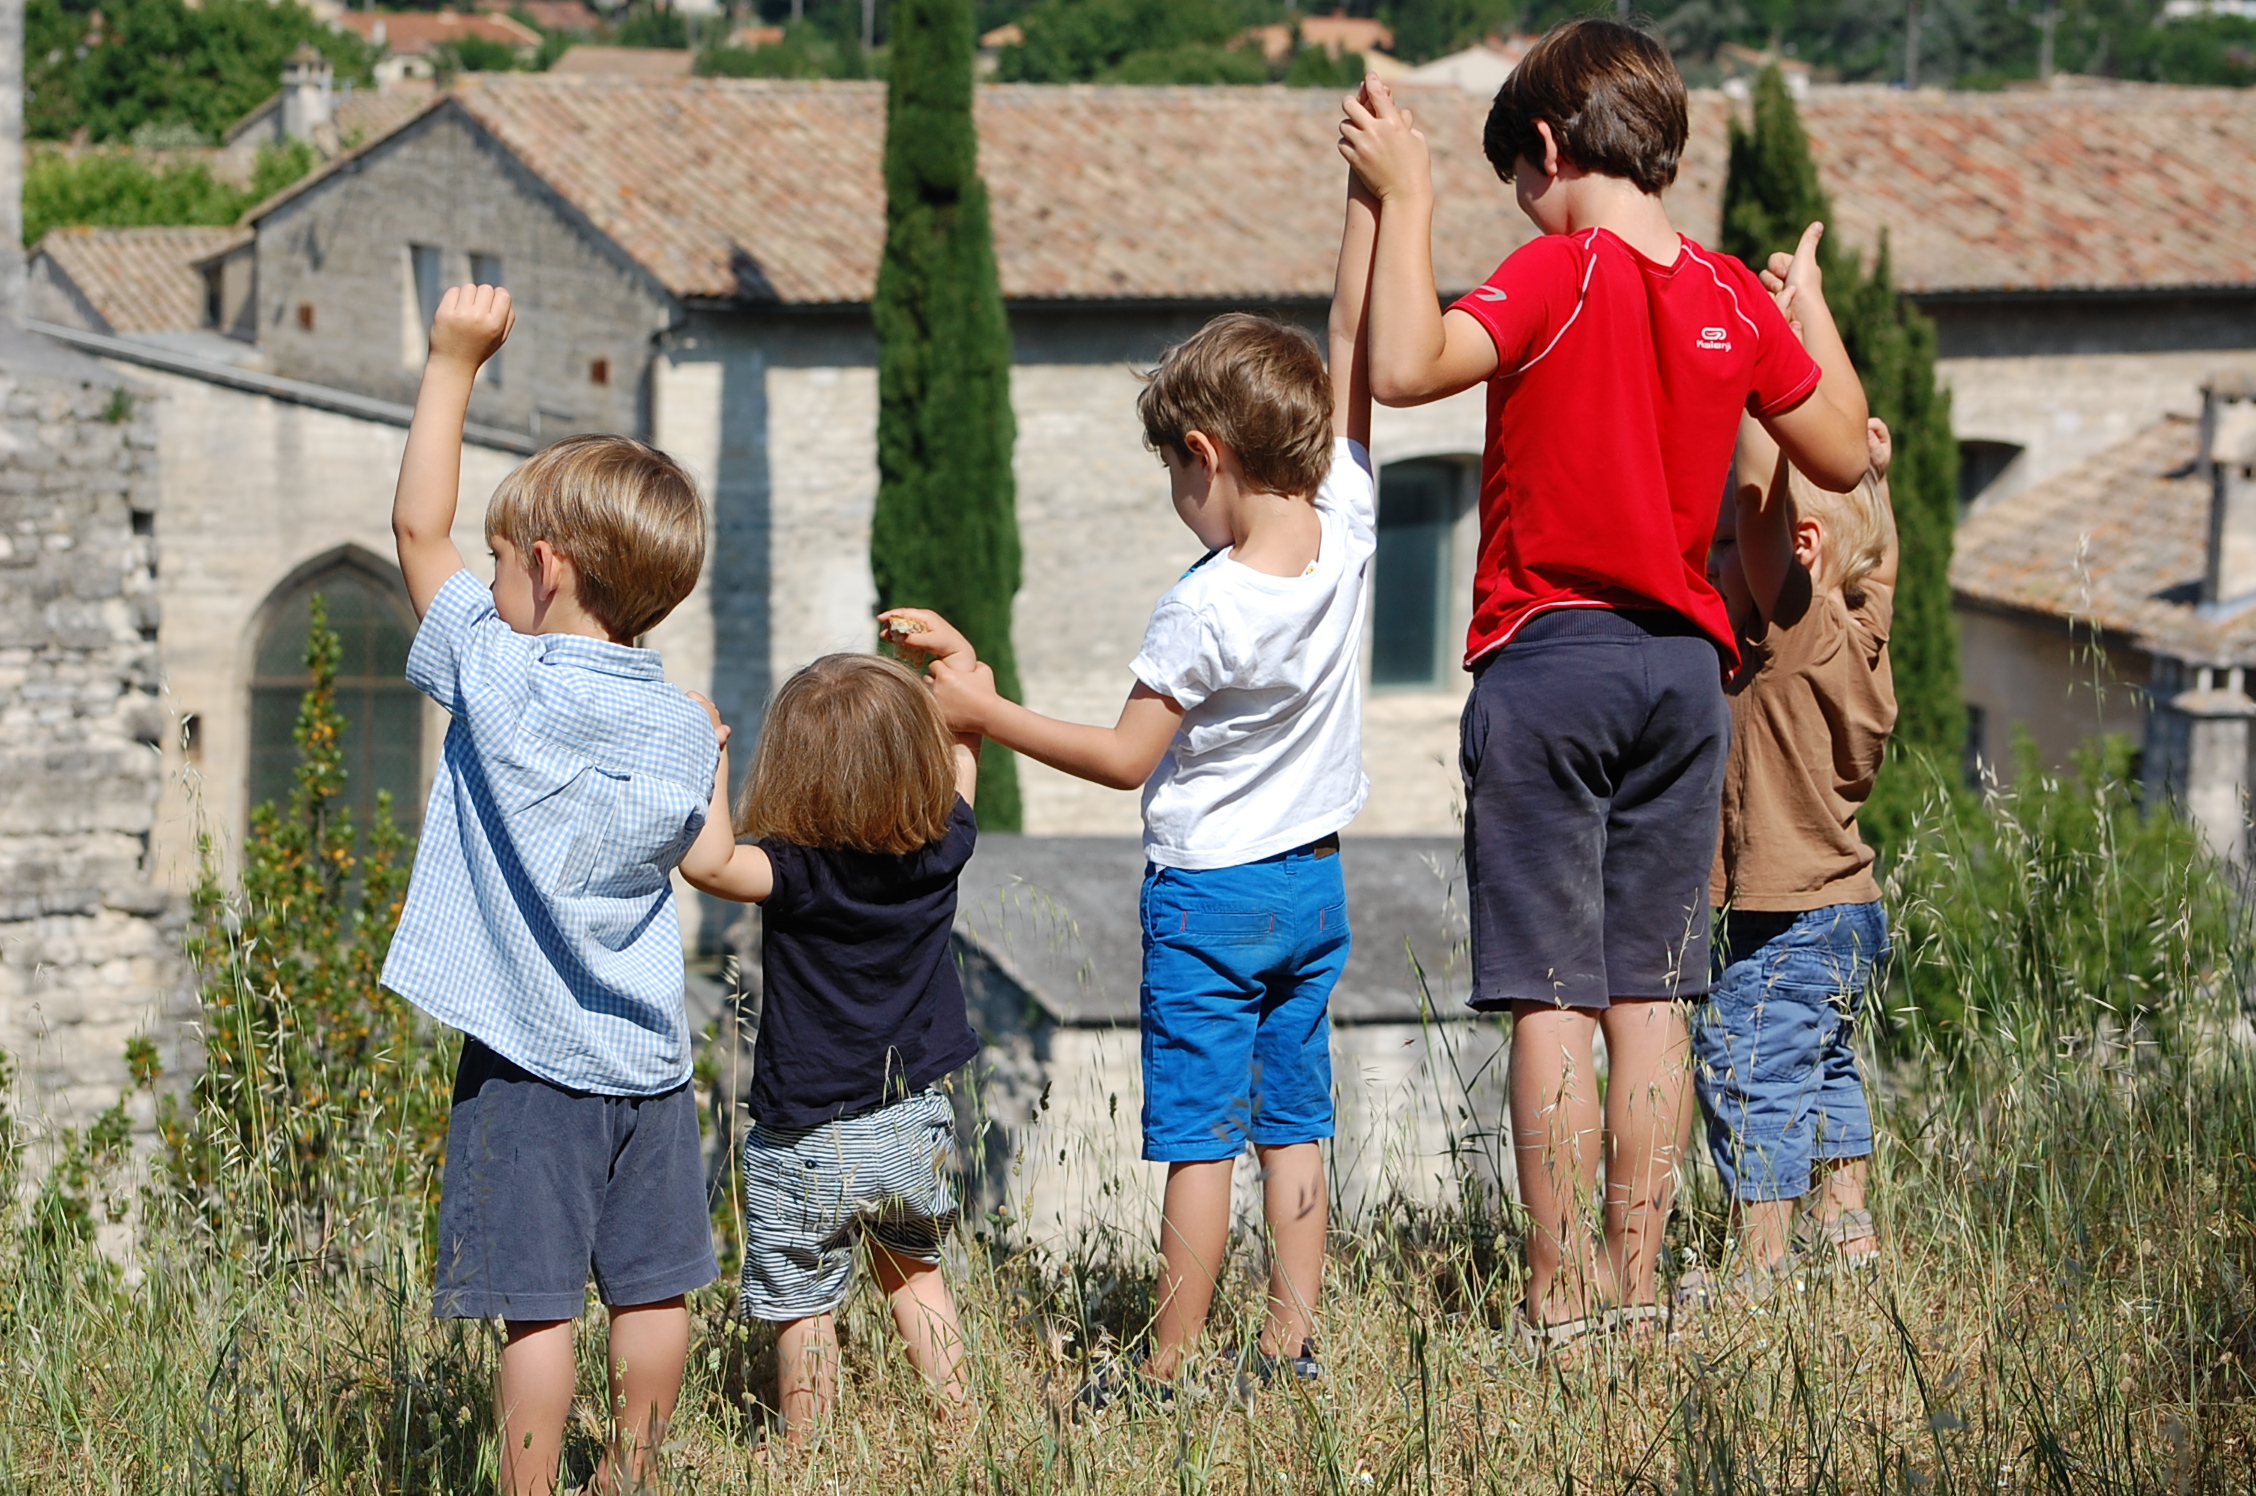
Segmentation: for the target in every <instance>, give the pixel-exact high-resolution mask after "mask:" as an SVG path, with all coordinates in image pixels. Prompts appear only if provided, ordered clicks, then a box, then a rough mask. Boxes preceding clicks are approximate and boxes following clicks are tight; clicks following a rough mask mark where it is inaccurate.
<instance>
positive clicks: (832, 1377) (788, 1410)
mask: <svg viewBox="0 0 2256 1496" xmlns="http://www.w3.org/2000/svg"><path fill="white" fill-rule="evenodd" d="M837 1406H838V1322H837V1320H835V1319H833V1318H832V1317H831V1316H830V1315H828V1314H814V1315H809V1316H808V1317H807V1318H805V1319H794V1320H787V1321H785V1322H784V1323H783V1324H782V1325H781V1326H779V1327H778V1328H777V1330H776V1407H777V1409H778V1410H779V1411H780V1412H781V1413H782V1414H783V1429H784V1437H785V1438H787V1439H789V1440H790V1441H791V1442H792V1443H793V1444H799V1445H803V1444H808V1443H811V1442H813V1440H814V1437H815V1430H816V1429H817V1428H819V1427H821V1425H822V1424H823V1423H824V1421H825V1420H827V1419H828V1418H829V1417H830V1414H831V1410H832V1409H833V1408H835V1407H837Z"/></svg>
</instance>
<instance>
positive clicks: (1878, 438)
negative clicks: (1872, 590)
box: [1864, 416, 1903, 587]
mask: <svg viewBox="0 0 2256 1496" xmlns="http://www.w3.org/2000/svg"><path fill="white" fill-rule="evenodd" d="M1864 431H1865V454H1866V458H1867V460H1868V461H1869V462H1870V463H1871V464H1872V473H1873V476H1874V477H1876V478H1878V479H1879V480H1880V481H1879V482H1877V483H1875V484H1873V485H1872V501H1873V502H1874V503H1876V504H1879V505H1881V506H1883V507H1886V506H1887V505H1888V504H1889V502H1890V500H1889V497H1888V465H1889V464H1890V463H1891V462H1893V461H1894V460H1895V455H1896V439H1895V437H1894V436H1892V435H1890V434H1889V431H1888V423H1887V422H1886V421H1883V420H1881V419H1880V418H1879V417H1878V416H1874V417H1873V418H1872V419H1871V420H1870V421H1868V422H1867V423H1866V424H1865V428H1864ZM1885 517H1886V519H1887V525H1888V549H1887V550H1886V551H1885V552H1883V553H1882V554H1881V557H1880V564H1879V565H1878V566H1875V567H1873V568H1872V576H1871V578H1870V580H1871V581H1873V582H1874V583H1876V584H1878V585H1879V586H1882V587H1893V586H1895V585H1896V567H1897V563H1898V562H1899V561H1900V560H1901V559H1902V557H1903V542H1902V539H1901V537H1900V535H1899V534H1898V532H1897V530H1896V517H1895V515H1894V514H1893V513H1890V514H1888V515H1887V516H1885Z"/></svg>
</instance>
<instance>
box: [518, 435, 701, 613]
mask: <svg viewBox="0 0 2256 1496" xmlns="http://www.w3.org/2000/svg"><path fill="white" fill-rule="evenodd" d="M486 534H487V536H488V537H489V538H491V537H494V536H499V537H500V538H502V539H503V540H506V541H508V542H509V543H510V544H511V545H512V546H514V547H516V549H517V551H518V552H519V554H521V555H524V556H527V557H529V556H530V555H531V554H532V549H533V547H534V545H535V544H537V543H540V542H542V541H545V542H547V544H548V547H549V549H551V550H553V551H555V552H556V553H557V554H558V555H560V556H563V557H564V558H565V559H567V560H569V561H570V562H571V563H572V567H573V570H575V571H576V572H577V573H578V574H579V579H580V606H581V607H583V608H585V609H587V611H588V613H589V615H590V616H592V617H593V618H594V619H595V620H596V621H597V622H598V623H600V624H602V625H603V626H604V627H605V628H607V629H609V630H610V631H611V634H612V637H614V638H618V639H632V638H634V637H636V636H637V635H639V634H643V633H646V632H648V631H649V630H650V629H651V628H653V627H655V626H656V625H657V623H658V622H659V620H660V619H662V618H664V617H665V616H666V615H667V614H668V613H671V612H673V611H674V606H675V604H677V603H679V602H680V601H681V600H682V599H683V598H685V597H687V596H689V594H690V590H691V589H692V588H694V587H695V586H696V585H697V574H698V572H699V571H700V570H701V569H702V568H703V567H704V565H705V506H704V505H703V504H701V503H699V502H698V498H697V485H696V484H695V483H692V482H691V481H690V477H689V474H687V473H685V472H683V471H682V468H681V464H679V463H677V462H675V461H674V460H673V459H672V458H671V457H668V456H667V455H666V454H665V453H663V452H661V451H659V450H658V449H657V448H656V447H653V446H649V445H647V444H646V443H643V442H638V441H636V440H634V439H633V438H632V437H626V436H572V437H566V438H565V439H564V440H563V441H560V442H557V443H555V444H554V445H552V446H547V447H543V448H541V449H540V450H539V451H538V452H535V453H534V454H533V455H532V456H530V457H528V458H526V459H525V460H524V462H522V463H521V464H519V465H518V468H517V470H516V471H515V472H513V473H511V474H510V475H509V476H508V477H506V478H504V479H502V480H501V486H500V487H499V488H497V489H495V490H494V495H493V499H492V501H491V502H489V503H488V504H487V505H486Z"/></svg>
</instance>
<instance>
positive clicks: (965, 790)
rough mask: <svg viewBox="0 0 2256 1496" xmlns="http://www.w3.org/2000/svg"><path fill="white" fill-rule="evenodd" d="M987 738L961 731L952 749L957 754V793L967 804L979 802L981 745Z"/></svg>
mask: <svg viewBox="0 0 2256 1496" xmlns="http://www.w3.org/2000/svg"><path fill="white" fill-rule="evenodd" d="M985 741H986V739H984V738H982V737H980V735H979V734H978V733H975V732H959V733H957V734H956V744H955V747H954V748H953V749H951V750H950V752H952V753H953V754H954V755H955V763H956V793H957V794H959V795H961V796H962V797H963V803H964V804H966V805H977V804H978V803H979V745H980V744H981V743H983V742H985Z"/></svg>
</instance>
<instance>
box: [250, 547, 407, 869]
mask: <svg viewBox="0 0 2256 1496" xmlns="http://www.w3.org/2000/svg"><path fill="white" fill-rule="evenodd" d="M317 592H318V593H320V594H321V596H322V599H323V601H324V602H326V603H327V604H328V608H329V627H330V628H331V629H333V630H335V631H336V634H337V639H338V642H339V644H340V645H341V646H342V648H343V655H342V658H341V659H340V660H339V661H338V665H337V711H338V713H339V714H340V715H341V716H342V717H343V718H344V719H345V730H344V751H345V776H346V777H345V803H346V804H347V805H349V806H350V807H351V808H352V813H353V824H354V825H355V826H357V827H359V828H361V829H363V830H365V829H366V828H367V826H368V824H369V820H370V818H371V817H372V816H373V815H374V814H375V811H376V792H377V791H378V790H390V791H391V792H392V814H393V816H394V817H395V818H396V819H397V820H398V821H399V822H400V824H401V825H402V826H404V827H406V828H407V829H408V831H409V832H410V833H412V832H413V831H414V829H415V826H416V823H417V821H418V819H419V818H420V816H421V813H422V806H423V698H422V695H421V694H420V693H419V692H417V691H416V689H415V688H414V687H413V686H410V685H409V684H408V683H407V649H408V645H409V644H410V643H412V642H413V641H414V638H415V614H414V612H413V610H412V609H410V608H409V606H408V602H407V599H406V597H405V596H404V595H402V593H401V591H400V589H399V586H398V584H396V583H394V582H391V581H389V580H387V579H385V578H382V577H379V576H377V575H375V574H374V573H373V572H371V571H370V570H368V569H367V568H366V567H363V566H359V565H356V564H354V563H353V562H351V561H339V562H337V563H335V564H333V565H330V566H326V567H323V568H322V569H321V570H319V571H317V572H315V573H314V574H313V575H311V576H308V577H304V578H302V579H300V580H299V581H297V582H294V583H292V584H291V585H290V587H289V589H288V590H287V591H286V592H285V593H283V594H282V595H281V596H279V597H277V598H276V599H275V600H274V603H273V604H272V606H270V607H269V608H268V609H267V612H266V623H265V627H264V628H263V629H262V630H261V631H260V633H259V640H258V652H257V654H256V656H255V657H254V663H253V665H252V667H251V797H250V803H251V804H253V805H261V804H264V803H266V802H267V801H269V800H271V801H273V802H274V803H275V804H276V805H277V806H286V805H288V804H289V801H290V791H291V790H292V789H293V788H295V787H296V782H297V781H296V777H295V776H296V771H297V767H298V745H297V743H296V741H295V740H294V739H293V737H292V734H293V732H294V731H295V729H296V727H297V722H298V702H299V699H300V698H302V697H303V696H304V695H305V692H306V687H308V686H310V685H311V684H313V677H312V675H311V674H309V673H308V672H307V670H306V661H305V653H306V634H307V631H308V629H309V628H310V626H311V622H312V615H311V607H310V605H311V603H312V600H313V595H314V594H315V593H317Z"/></svg>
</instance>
